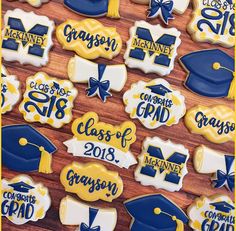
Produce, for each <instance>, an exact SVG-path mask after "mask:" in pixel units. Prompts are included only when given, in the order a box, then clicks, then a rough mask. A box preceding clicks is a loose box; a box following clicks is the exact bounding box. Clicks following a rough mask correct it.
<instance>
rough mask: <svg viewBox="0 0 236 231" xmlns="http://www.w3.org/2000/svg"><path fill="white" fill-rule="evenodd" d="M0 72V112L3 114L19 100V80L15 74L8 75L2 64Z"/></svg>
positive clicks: (10, 109)
mask: <svg viewBox="0 0 236 231" xmlns="http://www.w3.org/2000/svg"><path fill="white" fill-rule="evenodd" d="M1 72H2V73H1V75H2V83H1V113H2V114H5V113H7V112H9V111H12V109H13V107H14V106H15V104H17V102H18V101H19V100H20V97H21V94H20V82H19V81H18V80H17V78H16V76H15V75H9V73H8V72H7V70H6V68H5V67H4V66H3V65H2V70H1Z"/></svg>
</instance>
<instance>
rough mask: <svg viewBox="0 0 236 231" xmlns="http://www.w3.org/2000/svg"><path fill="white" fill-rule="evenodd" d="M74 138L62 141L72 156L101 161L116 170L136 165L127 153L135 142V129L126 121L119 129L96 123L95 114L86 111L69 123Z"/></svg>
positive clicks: (130, 154)
mask: <svg viewBox="0 0 236 231" xmlns="http://www.w3.org/2000/svg"><path fill="white" fill-rule="evenodd" d="M72 132H73V134H74V137H73V138H72V139H70V140H67V141H66V142H64V144H65V145H66V146H67V147H68V152H69V153H72V154H73V155H74V156H80V157H84V158H93V159H97V160H102V161H105V162H108V163H111V164H113V165H116V166H119V167H120V168H129V167H130V166H131V165H134V164H136V163H137V161H136V159H135V157H134V156H133V154H132V153H131V152H130V151H129V148H130V145H131V144H133V143H134V142H135V140H136V135H135V133H136V126H135V124H134V123H132V122H130V121H126V122H124V123H122V124H121V125H120V126H113V125H111V124H106V123H103V122H99V117H98V115H97V114H96V113H95V112H88V113H86V114H85V115H84V116H83V117H81V118H78V119H76V120H75V121H74V122H73V124H72Z"/></svg>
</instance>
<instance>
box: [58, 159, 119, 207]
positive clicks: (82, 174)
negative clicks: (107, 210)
mask: <svg viewBox="0 0 236 231" xmlns="http://www.w3.org/2000/svg"><path fill="white" fill-rule="evenodd" d="M60 180H61V183H62V185H63V186H64V188H65V190H66V192H70V193H75V194H77V196H78V197H80V198H81V199H82V200H85V201H91V202H93V201H97V200H103V201H108V202H112V201H113V200H114V199H116V198H118V197H119V196H120V195H121V194H122V192H123V181H122V179H121V178H120V176H119V174H118V173H117V172H112V171H109V170H107V169H106V168H105V167H104V166H103V165H101V164H98V163H92V162H91V163H87V164H81V163H77V162H73V163H71V164H69V165H67V166H65V167H64V168H63V169H62V171H61V175H60Z"/></svg>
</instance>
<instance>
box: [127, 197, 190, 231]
mask: <svg viewBox="0 0 236 231" xmlns="http://www.w3.org/2000/svg"><path fill="white" fill-rule="evenodd" d="M124 205H125V208H126V209H127V211H128V213H129V214H130V216H131V217H132V222H131V225H130V231H141V230H142V231H154V230H155V231H157V230H160V231H164V230H166V231H169V230H171V231H174V230H176V231H184V225H185V224H187V223H188V217H187V216H186V214H185V213H184V211H183V210H182V209H180V208H179V207H178V206H177V205H176V204H174V203H173V202H172V201H170V200H169V199H167V198H166V197H165V196H163V195H161V194H153V195H145V196H140V197H136V198H132V199H130V200H127V201H125V202H124ZM144 213H145V216H144Z"/></svg>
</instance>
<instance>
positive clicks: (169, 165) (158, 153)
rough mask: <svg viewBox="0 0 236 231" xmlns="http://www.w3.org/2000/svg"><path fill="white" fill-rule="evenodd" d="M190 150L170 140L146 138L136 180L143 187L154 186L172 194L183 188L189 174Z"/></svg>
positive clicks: (136, 171) (136, 172)
mask: <svg viewBox="0 0 236 231" xmlns="http://www.w3.org/2000/svg"><path fill="white" fill-rule="evenodd" d="M188 158H189V152H188V150H187V149H186V148H185V147H184V146H183V145H180V144H174V143H172V142H171V141H170V140H168V141H164V140H162V139H160V138H158V137H154V138H146V139H145V140H144V142H143V150H142V153H141V155H140V156H139V158H138V159H139V165H138V167H137V168H136V170H135V173H134V175H135V180H136V181H140V182H141V184H142V185H145V186H149V185H152V186H154V187H156V188H160V189H162V188H163V189H165V190H168V191H170V192H174V191H179V190H180V189H181V188H182V184H183V178H184V176H185V175H186V174H187V173H188V170H187V161H188Z"/></svg>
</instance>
